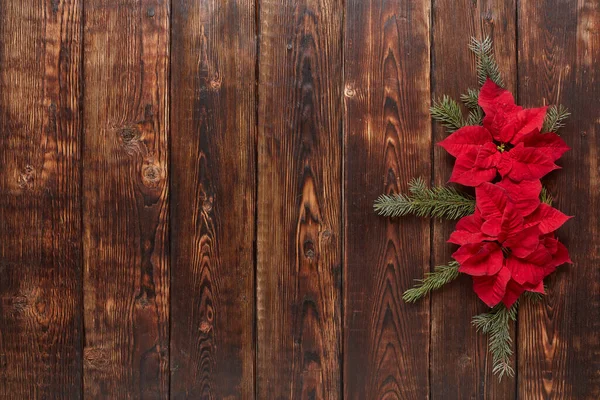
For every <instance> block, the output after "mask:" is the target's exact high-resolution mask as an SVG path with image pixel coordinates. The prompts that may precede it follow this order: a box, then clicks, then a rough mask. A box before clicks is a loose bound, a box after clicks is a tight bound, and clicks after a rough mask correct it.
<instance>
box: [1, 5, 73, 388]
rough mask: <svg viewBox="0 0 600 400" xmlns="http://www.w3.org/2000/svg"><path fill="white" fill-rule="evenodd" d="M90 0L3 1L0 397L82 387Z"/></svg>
mask: <svg viewBox="0 0 600 400" xmlns="http://www.w3.org/2000/svg"><path fill="white" fill-rule="evenodd" d="M81 14H82V6H81V2H80V1H77V0H73V1H68V2H62V3H60V4H59V3H57V4H55V5H52V4H50V2H44V3H42V4H40V3H39V2H34V1H11V0H2V1H0V398H2V399H37V398H39V399H41V398H65V399H66V398H73V397H75V398H77V397H79V396H80V395H81V364H82V358H81V351H82V350H81V340H82V301H81V294H82V279H81V268H82V267H81V265H82V264H81V257H82V250H81V248H82V243H81V179H80V178H81V176H80V174H81V163H80V161H81V143H82V142H81V117H80V111H81V107H80V93H81V85H82V81H81V20H82V19H81V17H82V15H81Z"/></svg>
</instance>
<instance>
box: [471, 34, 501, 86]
mask: <svg viewBox="0 0 600 400" xmlns="http://www.w3.org/2000/svg"><path fill="white" fill-rule="evenodd" d="M469 49H471V51H472V52H473V53H475V56H476V57H477V80H478V81H479V84H480V85H483V84H484V83H485V80H486V79H487V78H488V77H489V78H490V79H491V80H492V81H494V82H495V83H496V84H497V85H498V86H501V87H504V81H503V80H502V75H501V74H500V68H498V64H497V63H496V60H495V59H494V55H493V51H492V39H490V38H489V36H488V37H486V38H485V39H483V40H482V41H479V40H477V39H475V38H474V37H471V43H469Z"/></svg>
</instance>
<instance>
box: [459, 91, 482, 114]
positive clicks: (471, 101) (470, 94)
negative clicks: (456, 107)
mask: <svg viewBox="0 0 600 400" xmlns="http://www.w3.org/2000/svg"><path fill="white" fill-rule="evenodd" d="M460 100H461V101H462V102H463V103H464V104H465V106H467V108H469V109H470V110H475V109H477V108H479V90H477V89H467V93H464V94H461V95H460Z"/></svg>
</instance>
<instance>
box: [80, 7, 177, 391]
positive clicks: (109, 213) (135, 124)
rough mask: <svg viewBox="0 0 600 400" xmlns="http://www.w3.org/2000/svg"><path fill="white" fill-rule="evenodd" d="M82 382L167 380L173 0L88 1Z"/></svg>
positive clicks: (123, 386) (95, 387)
mask: <svg viewBox="0 0 600 400" xmlns="http://www.w3.org/2000/svg"><path fill="white" fill-rule="evenodd" d="M84 59H85V70H84V73H85V79H86V86H85V96H84V109H85V112H84V114H85V118H84V130H85V137H84V140H85V148H84V152H83V157H84V178H83V187H84V295H85V297H84V308H85V348H84V368H85V370H84V388H85V397H86V398H102V399H105V398H119V399H138V398H144V399H159V398H167V397H168V387H169V374H168V371H169V354H168V347H169V281H168V277H169V269H168V265H169V262H168V226H167V221H168V185H167V176H168V168H167V161H168V154H167V129H168V121H169V118H168V116H169V115H168V104H167V100H168V65H169V64H168V60H169V6H168V2H164V1H162V0H142V1H139V0H122V1H107V0H89V1H86V4H85V51H84Z"/></svg>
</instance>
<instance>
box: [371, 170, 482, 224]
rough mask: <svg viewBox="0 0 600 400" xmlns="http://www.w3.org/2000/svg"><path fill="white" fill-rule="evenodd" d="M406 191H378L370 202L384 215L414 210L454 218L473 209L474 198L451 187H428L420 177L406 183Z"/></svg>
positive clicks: (417, 213)
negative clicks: (384, 193) (395, 192)
mask: <svg viewBox="0 0 600 400" xmlns="http://www.w3.org/2000/svg"><path fill="white" fill-rule="evenodd" d="M408 190H409V193H408V194H402V193H400V194H394V195H381V196H380V197H379V198H378V199H377V200H376V201H375V204H374V206H373V207H374V209H375V212H377V213H378V214H379V215H382V216H384V217H401V216H404V215H408V214H414V215H417V216H419V217H436V218H447V219H458V218H461V217H464V216H467V215H471V214H473V213H474V212H475V199H474V198H473V197H472V196H469V195H467V194H464V193H461V192H459V191H458V190H456V189H455V188H452V187H447V186H435V187H433V188H428V187H427V186H426V185H425V181H424V180H423V179H422V178H417V179H413V180H411V181H410V182H409V184H408Z"/></svg>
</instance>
